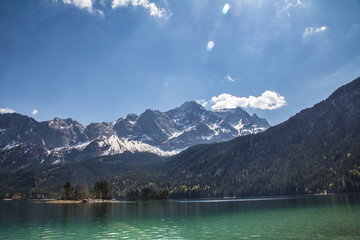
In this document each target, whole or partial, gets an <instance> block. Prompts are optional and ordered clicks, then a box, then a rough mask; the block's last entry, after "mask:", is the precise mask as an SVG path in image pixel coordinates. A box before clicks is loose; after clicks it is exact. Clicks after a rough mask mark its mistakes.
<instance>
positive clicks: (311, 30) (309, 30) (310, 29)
mask: <svg viewBox="0 0 360 240" xmlns="http://www.w3.org/2000/svg"><path fill="white" fill-rule="evenodd" d="M326 28H327V26H322V27H318V28H314V27H307V28H305V31H304V33H303V37H304V38H306V37H308V36H310V35H312V34H315V33H320V32H324V31H325V30H326Z"/></svg>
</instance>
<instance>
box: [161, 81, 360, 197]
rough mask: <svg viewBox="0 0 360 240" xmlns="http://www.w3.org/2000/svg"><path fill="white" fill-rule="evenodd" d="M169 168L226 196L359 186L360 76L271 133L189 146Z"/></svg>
mask: <svg viewBox="0 0 360 240" xmlns="http://www.w3.org/2000/svg"><path fill="white" fill-rule="evenodd" d="M164 169H165V171H166V172H167V174H170V173H175V175H176V176H174V177H175V178H176V179H177V180H178V182H177V184H179V185H181V184H188V183H189V182H191V183H195V182H199V183H202V184H210V185H211V186H212V187H213V188H215V192H217V193H218V194H219V195H222V196H232V195H237V196H240V195H263V194H293V193H310V192H318V191H321V190H331V191H359V190H360V172H359V171H360V78H357V79H355V80H354V81H353V82H351V83H349V84H347V85H345V86H343V87H341V88H339V89H338V90H336V91H335V92H334V93H333V94H332V95H331V96H330V97H329V98H328V99H326V100H325V101H322V102H320V103H318V104H316V105H315V106H314V107H312V108H309V109H305V110H303V111H301V112H300V113H298V114H296V115H295V116H294V117H292V118H290V119H289V120H288V121H286V122H284V123H282V124H279V125H277V126H275V127H272V128H270V129H268V130H267V131H266V132H263V133H259V134H257V135H251V136H245V137H239V138H236V139H234V140H232V141H230V142H226V143H220V144H211V145H205V146H196V147H193V148H190V149H188V150H186V151H184V152H182V153H180V154H179V155H177V156H175V157H173V159H172V160H171V161H169V162H168V163H167V165H166V167H165V168H164ZM181 173H186V176H184V175H182V174H181Z"/></svg>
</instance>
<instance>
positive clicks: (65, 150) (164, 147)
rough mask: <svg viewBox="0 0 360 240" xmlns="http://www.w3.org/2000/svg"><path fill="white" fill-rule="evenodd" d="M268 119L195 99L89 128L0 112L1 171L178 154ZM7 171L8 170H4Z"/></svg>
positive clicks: (254, 129)
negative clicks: (136, 155) (106, 158)
mask: <svg viewBox="0 0 360 240" xmlns="http://www.w3.org/2000/svg"><path fill="white" fill-rule="evenodd" d="M268 127H269V124H268V123H267V121H266V120H265V119H261V118H259V117H258V116H256V115H255V114H254V115H253V116H250V115H249V114H248V113H247V112H245V111H244V110H242V109H240V108H237V109H228V110H222V111H208V110H206V109H205V108H203V107H202V106H201V105H199V104H197V103H196V102H185V103H184V104H183V105H181V106H180V107H177V108H175V109H172V110H169V111H167V112H160V111H156V110H150V109H148V110H146V111H145V112H144V113H142V114H141V115H140V116H138V115H136V114H129V115H127V116H126V117H125V118H120V119H118V120H117V121H115V122H112V123H106V122H102V123H91V124H89V125H88V126H85V125H83V124H81V123H79V122H77V121H75V120H73V119H71V118H67V119H61V118H55V119H53V120H51V121H44V122H37V121H36V120H35V119H33V118H31V117H28V116H24V115H20V114H17V113H11V114H1V115H0V171H1V170H3V171H4V170H5V169H7V168H9V169H11V171H16V170H19V169H24V168H28V167H34V166H36V165H42V164H43V163H45V164H58V163H61V162H75V161H81V160H84V159H87V158H90V157H95V156H105V155H113V154H119V153H123V152H125V151H130V152H151V153H155V154H157V155H160V156H169V155H174V154H176V153H177V152H179V151H180V150H183V149H186V148H188V147H190V146H193V145H196V144H201V143H212V142H222V141H227V140H230V139H233V138H235V137H237V136H242V135H247V134H254V133H258V132H262V131H264V130H266V129H267V128H268ZM5 171H6V170H5Z"/></svg>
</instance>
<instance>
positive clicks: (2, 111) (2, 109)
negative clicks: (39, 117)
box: [0, 108, 15, 113]
mask: <svg viewBox="0 0 360 240" xmlns="http://www.w3.org/2000/svg"><path fill="white" fill-rule="evenodd" d="M0 113H15V110H13V109H11V108H0Z"/></svg>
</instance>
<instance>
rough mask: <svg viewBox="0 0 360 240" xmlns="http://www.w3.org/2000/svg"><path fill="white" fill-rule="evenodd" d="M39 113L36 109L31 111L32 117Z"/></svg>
mask: <svg viewBox="0 0 360 240" xmlns="http://www.w3.org/2000/svg"><path fill="white" fill-rule="evenodd" d="M38 113H39V111H38V110H37V109H34V110H33V111H32V113H31V114H32V115H36V114H38Z"/></svg>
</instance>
